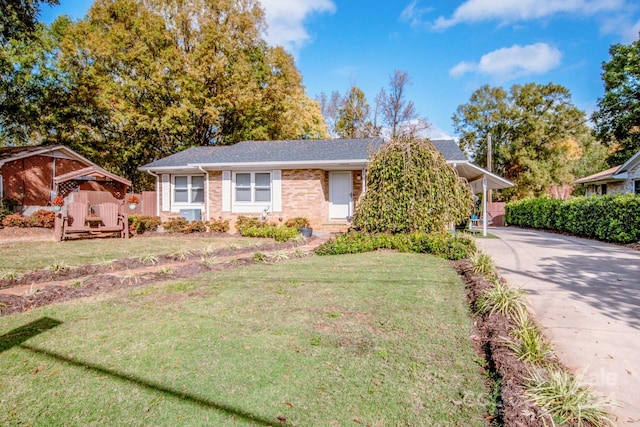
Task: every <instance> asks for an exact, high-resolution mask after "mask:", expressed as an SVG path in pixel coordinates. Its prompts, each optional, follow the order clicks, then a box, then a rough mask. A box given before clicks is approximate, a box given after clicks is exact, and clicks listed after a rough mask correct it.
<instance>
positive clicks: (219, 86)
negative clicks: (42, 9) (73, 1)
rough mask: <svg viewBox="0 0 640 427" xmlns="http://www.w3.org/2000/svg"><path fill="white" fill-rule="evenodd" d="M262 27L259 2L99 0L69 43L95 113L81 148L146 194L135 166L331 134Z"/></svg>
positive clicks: (70, 63) (82, 93) (72, 69)
mask: <svg viewBox="0 0 640 427" xmlns="http://www.w3.org/2000/svg"><path fill="white" fill-rule="evenodd" d="M263 19H264V18H263V12H262V10H261V9H260V7H259V3H258V2H257V1H256V0H193V1H189V2H185V1H183V0H96V2H95V3H94V5H93V7H92V8H91V9H90V11H89V14H88V17H87V19H86V20H83V21H80V22H78V23H76V24H75V25H74V26H73V27H72V28H71V29H70V31H69V32H68V34H67V36H66V37H65V39H64V41H63V44H62V52H63V60H62V64H63V68H64V70H65V71H66V72H67V73H68V75H69V76H71V77H70V79H71V80H72V81H73V83H74V85H75V87H76V88H77V91H76V92H77V100H78V102H79V103H80V104H82V105H88V106H90V108H91V110H92V111H93V114H92V115H91V120H88V121H86V122H85V123H84V125H85V128H86V129H88V130H89V132H86V133H85V134H89V137H84V138H82V139H76V140H75V142H72V144H74V148H76V149H78V150H79V151H80V152H82V153H84V154H86V155H87V156H88V157H90V158H92V159H100V160H101V162H102V163H103V164H105V165H107V166H108V167H109V169H110V170H112V171H114V172H117V173H121V174H123V175H124V176H127V177H128V178H130V179H131V180H132V181H134V185H136V186H137V187H138V188H139V186H140V184H141V182H142V181H140V179H141V178H142V177H141V174H140V172H139V171H138V170H137V167H138V166H140V165H141V164H143V163H145V162H148V161H151V160H153V159H154V158H158V157H162V156H165V155H168V154H172V153H175V152H177V151H179V150H181V149H183V148H185V147H188V146H192V145H210V144H218V145H223V144H233V143H235V142H238V141H240V140H245V139H252V140H258V139H293V138H317V137H323V136H325V135H326V127H325V125H324V122H323V120H322V117H321V114H320V107H319V105H318V104H317V103H315V102H313V101H311V100H310V99H308V98H307V97H306V96H305V94H304V88H303V86H302V78H301V76H300V74H299V72H298V70H297V69H296V68H295V64H294V61H293V58H292V57H291V55H289V54H288V53H286V52H285V51H284V50H283V49H282V48H271V47H269V46H267V44H266V43H265V42H264V41H263V40H262V39H261V36H260V35H261V34H262V32H261V28H262V27H263V25H264V21H263Z"/></svg>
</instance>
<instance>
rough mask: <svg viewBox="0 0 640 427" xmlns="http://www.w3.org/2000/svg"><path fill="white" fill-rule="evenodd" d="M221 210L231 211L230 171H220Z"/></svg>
mask: <svg viewBox="0 0 640 427" xmlns="http://www.w3.org/2000/svg"><path fill="white" fill-rule="evenodd" d="M222 212H231V171H222Z"/></svg>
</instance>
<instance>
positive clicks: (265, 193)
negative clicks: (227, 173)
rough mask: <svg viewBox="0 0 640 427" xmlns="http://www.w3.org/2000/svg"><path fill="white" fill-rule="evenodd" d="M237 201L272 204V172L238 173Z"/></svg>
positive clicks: (236, 185) (236, 182)
mask: <svg viewBox="0 0 640 427" xmlns="http://www.w3.org/2000/svg"><path fill="white" fill-rule="evenodd" d="M235 201H236V202H240V203H246V204H249V203H264V202H266V203H271V173H270V172H238V173H236V174H235Z"/></svg>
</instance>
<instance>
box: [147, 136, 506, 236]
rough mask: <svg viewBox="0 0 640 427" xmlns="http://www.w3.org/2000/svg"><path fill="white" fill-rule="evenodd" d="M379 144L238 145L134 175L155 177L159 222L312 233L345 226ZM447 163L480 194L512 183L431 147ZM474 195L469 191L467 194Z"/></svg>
mask: <svg viewBox="0 0 640 427" xmlns="http://www.w3.org/2000/svg"><path fill="white" fill-rule="evenodd" d="M383 143H384V140H383V139H381V138H363V139H331V140H290V141H244V142H239V143H237V144H235V145H230V146H213V147H193V148H190V149H187V150H185V151H182V152H180V153H176V154H174V155H171V156H168V157H165V158H162V159H159V160H156V161H154V162H152V163H149V164H147V165H144V166H142V167H141V168H140V170H142V171H146V172H148V173H150V174H152V175H154V176H155V177H156V189H157V191H156V194H157V199H158V215H159V216H160V217H161V219H162V220H163V221H164V220H167V219H169V218H172V217H178V216H182V217H184V218H187V219H203V220H210V219H218V218H222V219H229V220H230V222H231V224H232V226H233V224H234V223H235V220H236V219H237V217H238V216H240V215H245V216H263V217H266V218H267V220H269V221H275V222H278V223H282V222H284V221H286V220H287V219H290V218H293V217H297V216H304V217H306V218H308V219H309V221H310V222H311V226H312V227H313V228H314V229H315V230H325V231H337V230H344V229H345V228H346V227H348V225H349V222H350V219H351V217H352V215H353V212H354V207H355V206H354V205H355V202H356V201H357V200H358V199H359V197H360V196H361V195H362V194H363V192H364V191H366V173H367V164H368V163H369V160H368V159H369V157H370V154H372V153H373V152H375V151H376V150H377V149H378V148H380V146H381V145H382V144H383ZM432 143H433V144H434V146H435V147H436V149H438V150H439V151H440V152H441V153H442V154H443V155H444V157H445V159H446V160H447V162H448V163H449V164H450V165H451V166H452V167H454V168H455V169H456V171H457V172H458V174H459V175H460V176H461V177H463V178H465V179H466V180H467V181H468V182H469V184H470V185H471V187H472V188H474V189H475V190H477V189H478V188H479V189H480V191H481V190H482V185H481V184H480V185H478V180H480V181H482V179H483V178H486V179H487V180H486V181H485V183H488V187H487V186H486V185H485V187H487V188H494V189H498V188H506V187H509V186H511V185H512V184H511V183H510V182H509V181H507V180H505V179H503V178H501V177H499V176H497V175H494V174H491V173H490V172H487V171H486V170H484V169H482V168H480V167H479V166H476V165H473V164H471V163H470V162H469V161H468V159H467V158H466V156H465V155H464V154H463V153H462V151H460V148H459V147H458V145H457V144H456V142H455V141H453V140H436V141H432ZM475 190H474V191H475Z"/></svg>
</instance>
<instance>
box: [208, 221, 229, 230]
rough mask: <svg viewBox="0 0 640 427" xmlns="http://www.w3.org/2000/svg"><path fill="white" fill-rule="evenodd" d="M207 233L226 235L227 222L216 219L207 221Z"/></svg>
mask: <svg viewBox="0 0 640 427" xmlns="http://www.w3.org/2000/svg"><path fill="white" fill-rule="evenodd" d="M208 225H209V231H210V232H212V233H226V232H227V231H229V220H228V219H222V218H218V219H217V220H213V221H209V223H208Z"/></svg>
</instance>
